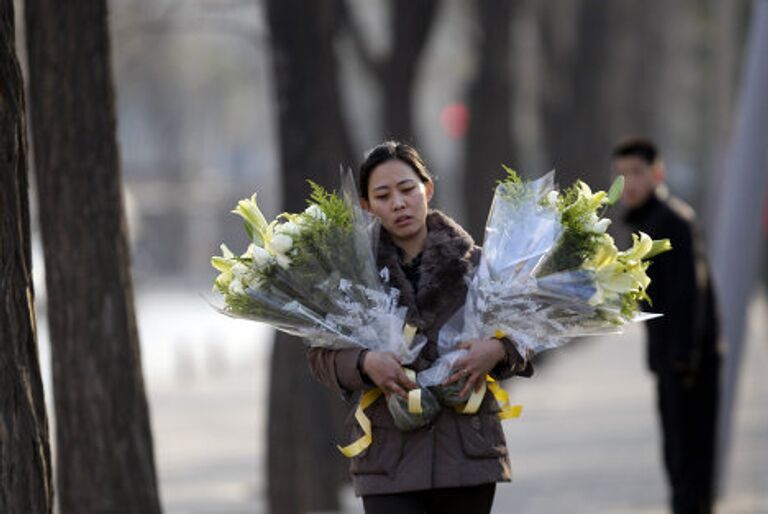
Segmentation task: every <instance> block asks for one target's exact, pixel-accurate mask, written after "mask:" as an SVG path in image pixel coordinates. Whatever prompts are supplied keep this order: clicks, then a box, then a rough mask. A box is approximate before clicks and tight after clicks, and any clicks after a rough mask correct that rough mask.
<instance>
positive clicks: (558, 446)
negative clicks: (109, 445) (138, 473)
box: [150, 303, 768, 514]
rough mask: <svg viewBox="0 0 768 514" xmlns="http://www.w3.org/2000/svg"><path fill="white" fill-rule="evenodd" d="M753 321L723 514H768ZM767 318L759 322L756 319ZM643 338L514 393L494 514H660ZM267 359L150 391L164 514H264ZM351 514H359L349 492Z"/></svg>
mask: <svg viewBox="0 0 768 514" xmlns="http://www.w3.org/2000/svg"><path fill="white" fill-rule="evenodd" d="M756 309H760V312H759V314H760V315H758V316H752V318H753V320H754V323H753V326H752V327H751V334H752V337H751V338H750V344H749V347H748V350H747V354H746V360H745V367H744V374H743V379H742V388H741V391H740V396H739V405H738V408H737V411H736V430H735V443H734V448H733V453H732V459H731V466H730V473H729V478H730V480H729V487H728V488H727V492H726V494H725V495H724V497H723V499H722V500H721V502H720V509H719V510H718V512H719V513H720V514H765V513H768V410H766V409H765V406H766V405H768V382H766V381H765V380H764V379H763V376H764V373H765V370H768V341H767V340H766V336H765V334H766V333H768V332H766V328H767V327H766V320H765V318H766V317H767V316H766V312H768V309H766V306H765V303H762V304H761V305H759V306H756ZM758 318H762V319H758ZM641 336H642V334H641V330H640V329H639V327H635V328H632V329H630V330H629V331H628V332H627V333H626V334H625V335H624V336H621V337H604V338H600V339H596V340H592V341H584V342H580V343H576V344H572V345H571V346H569V347H566V348H562V349H559V350H556V351H555V352H553V353H552V355H551V357H550V358H549V360H548V362H547V363H546V365H542V366H541V367H540V368H539V369H538V372H537V374H536V376H535V377H533V378H531V379H516V380H513V381H510V382H508V383H507V389H508V390H509V392H510V394H511V396H512V399H513V401H515V402H517V403H522V404H523V405H524V411H523V416H522V418H520V419H518V420H511V421H507V422H505V431H506V435H507V441H508V444H509V448H510V452H511V456H512V466H513V473H514V480H513V482H512V483H511V484H504V485H501V486H500V487H499V488H498V492H497V501H496V504H495V509H494V512H495V513H499V514H500V513H508V512H509V513H515V514H533V513H535V514H561V513H569V514H580V513H584V514H587V513H588V514H602V513H605V514H608V513H610V514H624V513H626V514H629V513H632V514H663V513H665V512H666V511H665V497H666V490H665V484H664V482H663V476H662V474H661V461H660V455H659V449H658V429H657V426H656V418H655V409H654V403H653V402H654V397H653V384H652V382H651V378H650V377H649V375H648V374H647V373H646V371H645V369H644V356H643V344H642V337H641ZM265 358H266V352H264V351H258V352H256V353H254V355H253V356H252V358H248V359H242V358H240V359H238V361H237V363H226V362H219V363H218V364H217V366H216V367H215V368H214V369H212V370H211V371H210V373H208V374H204V375H202V376H201V375H200V374H198V376H196V377H194V378H188V379H186V381H181V382H179V381H167V380H166V381H165V382H163V381H157V382H156V383H153V382H152V380H150V395H151V405H152V410H153V417H154V418H153V421H154V428H155V434H156V451H157V455H158V466H159V471H160V480H161V487H162V494H163V501H164V504H165V508H166V512H167V513H168V514H177V513H190V514H195V513H210V514H235V513H261V512H264V508H263V507H264V506H263V501H262V493H263V485H264V481H263V476H262V471H261V465H262V463H263V457H264V452H263V442H262V437H261V435H262V433H263V430H264V423H265V420H264V418H263V417H262V416H263V413H264V403H263V400H264V396H263V392H264V387H263V386H264V379H265V370H266V359H265ZM343 498H344V504H345V512H347V513H358V512H361V509H360V505H359V502H358V501H357V500H355V499H354V497H353V496H352V495H351V493H350V492H349V491H346V492H345V493H344V495H343Z"/></svg>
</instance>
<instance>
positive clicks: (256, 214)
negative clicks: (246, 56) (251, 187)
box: [232, 193, 267, 234]
mask: <svg viewBox="0 0 768 514" xmlns="http://www.w3.org/2000/svg"><path fill="white" fill-rule="evenodd" d="M232 212H234V213H235V214H237V215H239V216H240V217H242V218H243V219H244V220H245V221H246V223H248V224H249V225H250V226H251V228H252V229H253V231H254V232H255V233H257V234H264V232H265V231H266V229H267V220H266V218H265V217H264V214H262V213H261V209H259V206H258V204H257V203H256V193H253V196H251V198H250V199H246V200H240V201H239V202H237V207H236V208H235V209H234V210H233V211H232Z"/></svg>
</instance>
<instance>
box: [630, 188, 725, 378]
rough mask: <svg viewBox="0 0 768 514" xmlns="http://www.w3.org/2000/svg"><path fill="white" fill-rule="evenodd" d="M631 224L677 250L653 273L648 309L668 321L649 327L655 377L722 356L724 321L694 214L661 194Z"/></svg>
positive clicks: (692, 368)
mask: <svg viewBox="0 0 768 514" xmlns="http://www.w3.org/2000/svg"><path fill="white" fill-rule="evenodd" d="M625 219H626V221H627V223H628V224H629V225H630V226H631V227H632V228H633V230H639V231H642V232H645V233H646V234H648V235H649V236H651V237H652V238H653V239H663V238H669V240H670V242H671V243H672V251H670V252H667V253H664V254H661V255H658V256H656V257H655V258H654V259H653V262H652V264H651V266H650V267H649V268H648V276H649V277H650V278H651V285H650V287H649V288H648V295H649V296H650V298H651V300H652V304H651V305H650V306H649V307H648V308H647V309H648V310H650V311H652V312H659V313H663V314H664V316H662V317H661V318H657V319H654V320H651V321H649V322H648V323H647V327H648V365H649V367H650V369H651V370H652V371H653V372H655V373H662V372H665V371H674V370H688V371H690V372H693V373H695V372H696V371H697V370H698V369H699V367H700V365H701V364H702V359H707V360H710V359H712V358H714V357H715V356H716V355H717V340H718V331H719V326H718V317H717V309H716V305H715V297H714V293H713V288H712V283H711V276H710V273H709V269H708V266H707V260H706V256H705V247H704V239H703V237H702V234H701V233H700V231H699V228H698V226H697V224H696V222H695V219H694V212H693V210H692V209H691V208H690V207H689V206H688V205H686V204H685V203H683V202H682V201H680V200H678V199H676V198H673V197H670V196H669V195H668V194H667V193H666V191H665V190H664V189H660V190H659V191H658V192H657V193H656V194H655V195H653V196H652V197H651V198H650V199H649V200H648V201H647V202H646V203H645V204H644V205H643V206H642V207H640V208H637V209H634V210H630V211H629V212H628V213H627V215H626V218H625Z"/></svg>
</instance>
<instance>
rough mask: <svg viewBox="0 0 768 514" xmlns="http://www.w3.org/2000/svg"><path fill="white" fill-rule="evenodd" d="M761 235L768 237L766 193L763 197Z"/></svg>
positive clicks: (767, 195)
mask: <svg viewBox="0 0 768 514" xmlns="http://www.w3.org/2000/svg"><path fill="white" fill-rule="evenodd" d="M763 236H764V237H768V194H766V195H765V198H764V199H763Z"/></svg>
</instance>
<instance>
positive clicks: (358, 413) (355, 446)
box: [336, 389, 381, 459]
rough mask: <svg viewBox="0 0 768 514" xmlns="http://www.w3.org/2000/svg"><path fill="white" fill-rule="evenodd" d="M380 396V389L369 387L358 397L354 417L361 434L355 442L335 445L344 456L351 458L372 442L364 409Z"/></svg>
mask: <svg viewBox="0 0 768 514" xmlns="http://www.w3.org/2000/svg"><path fill="white" fill-rule="evenodd" d="M379 396H381V389H369V390H367V391H366V392H365V393H363V395H362V396H361V397H360V403H358V404H357V409H356V410H355V419H356V420H357V422H358V423H359V424H360V428H362V429H363V435H362V436H361V437H360V438H359V439H357V440H356V441H355V442H353V443H350V444H348V445H347V446H343V447H342V446H339V445H336V448H338V449H339V451H340V452H341V453H342V454H344V456H345V457H348V458H350V459H351V458H352V457H355V456H357V455H359V454H360V453H362V451H363V450H365V449H366V448H368V447H369V446H370V445H371V443H372V442H373V430H372V429H371V420H370V418H369V417H368V416H366V415H365V409H367V408H368V407H370V406H371V404H372V403H373V402H375V401H376V400H378V399H379Z"/></svg>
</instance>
